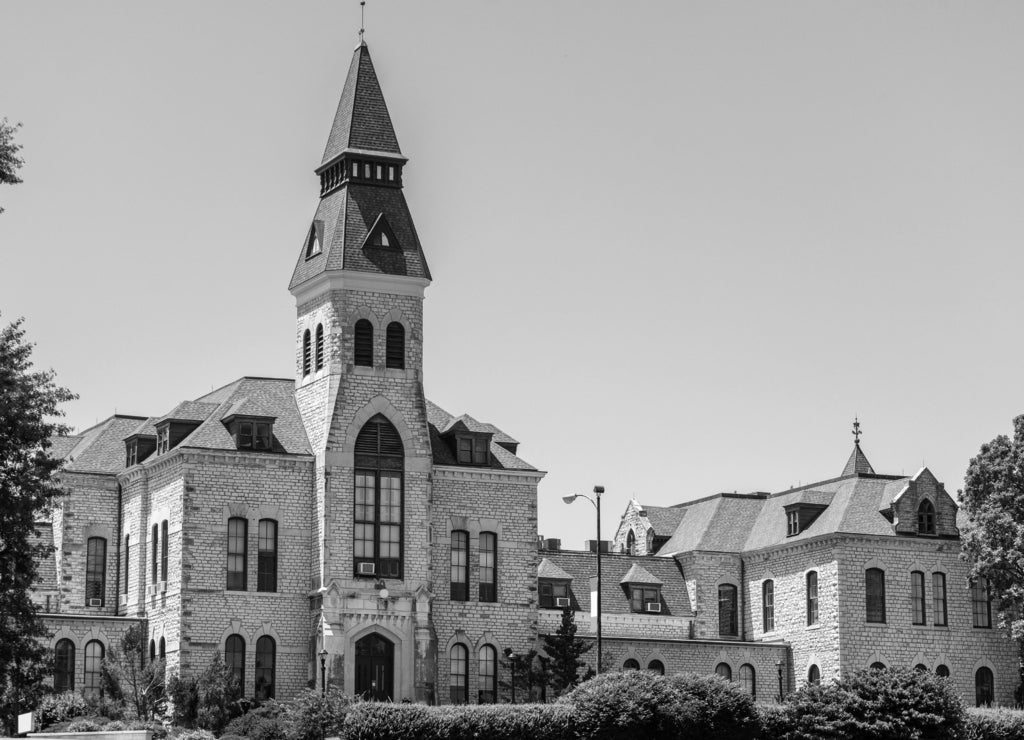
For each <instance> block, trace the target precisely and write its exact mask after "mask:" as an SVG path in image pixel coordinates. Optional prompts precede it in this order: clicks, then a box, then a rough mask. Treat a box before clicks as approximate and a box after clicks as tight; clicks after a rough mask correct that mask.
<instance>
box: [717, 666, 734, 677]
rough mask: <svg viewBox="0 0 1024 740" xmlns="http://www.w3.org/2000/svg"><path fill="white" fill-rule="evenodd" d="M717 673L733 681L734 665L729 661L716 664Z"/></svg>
mask: <svg viewBox="0 0 1024 740" xmlns="http://www.w3.org/2000/svg"><path fill="white" fill-rule="evenodd" d="M715 673H716V674H717V675H719V676H721V677H722V678H724V679H725V680H726V681H732V667H731V666H730V665H729V664H728V663H719V664H718V665H716V666H715Z"/></svg>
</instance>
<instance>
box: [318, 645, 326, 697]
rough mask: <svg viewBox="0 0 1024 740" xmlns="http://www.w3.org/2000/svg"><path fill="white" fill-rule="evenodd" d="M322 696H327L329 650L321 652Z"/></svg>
mask: <svg viewBox="0 0 1024 740" xmlns="http://www.w3.org/2000/svg"><path fill="white" fill-rule="evenodd" d="M320 695H321V696H327V648H324V649H323V650H321V651H320Z"/></svg>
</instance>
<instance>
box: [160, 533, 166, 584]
mask: <svg viewBox="0 0 1024 740" xmlns="http://www.w3.org/2000/svg"><path fill="white" fill-rule="evenodd" d="M160 580H161V581H166V580H167V520H166V519H164V520H163V521H162V522H160Z"/></svg>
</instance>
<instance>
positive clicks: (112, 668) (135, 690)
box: [103, 625, 167, 720]
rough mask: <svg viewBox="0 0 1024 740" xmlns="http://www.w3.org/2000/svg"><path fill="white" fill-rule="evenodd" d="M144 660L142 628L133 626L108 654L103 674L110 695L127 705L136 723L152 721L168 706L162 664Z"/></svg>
mask: <svg viewBox="0 0 1024 740" xmlns="http://www.w3.org/2000/svg"><path fill="white" fill-rule="evenodd" d="M145 660H146V641H145V638H144V636H143V634H142V627H140V626H139V625H133V626H132V627H130V628H129V629H128V631H127V632H125V633H124V636H123V637H122V638H121V645H120V648H113V649H111V650H109V651H107V655H106V657H105V658H104V659H103V671H104V676H105V678H106V683H107V687H108V690H109V694H110V695H111V697H113V698H120V699H121V700H123V701H125V702H127V703H130V704H131V705H132V706H133V707H134V708H135V716H136V717H138V718H139V719H150V720H151V719H154V718H155V717H156V715H157V714H158V713H159V712H162V711H163V708H164V706H165V705H166V703H167V692H166V690H165V686H164V661H163V660H160V659H157V660H151V661H150V662H149V663H146V662H145Z"/></svg>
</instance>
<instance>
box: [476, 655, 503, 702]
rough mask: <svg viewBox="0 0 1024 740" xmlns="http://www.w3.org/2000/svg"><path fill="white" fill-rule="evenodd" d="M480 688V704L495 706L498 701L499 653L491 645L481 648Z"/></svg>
mask: <svg viewBox="0 0 1024 740" xmlns="http://www.w3.org/2000/svg"><path fill="white" fill-rule="evenodd" d="M479 679H480V688H479V690H478V692H477V703H478V704H493V703H494V702H496V701H497V700H498V652H497V651H496V650H495V649H494V648H493V647H492V646H491V645H484V646H483V647H482V648H480V676H479Z"/></svg>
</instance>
